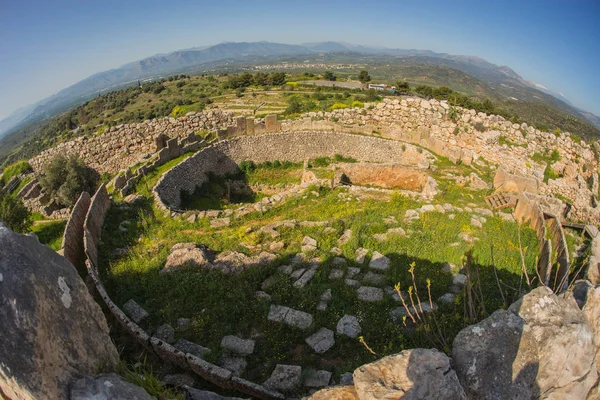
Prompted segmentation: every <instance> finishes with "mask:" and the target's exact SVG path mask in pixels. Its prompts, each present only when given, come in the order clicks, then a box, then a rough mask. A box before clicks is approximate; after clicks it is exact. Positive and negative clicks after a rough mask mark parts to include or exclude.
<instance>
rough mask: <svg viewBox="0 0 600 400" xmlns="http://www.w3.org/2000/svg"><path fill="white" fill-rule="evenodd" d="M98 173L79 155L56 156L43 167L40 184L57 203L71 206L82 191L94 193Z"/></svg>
mask: <svg viewBox="0 0 600 400" xmlns="http://www.w3.org/2000/svg"><path fill="white" fill-rule="evenodd" d="M98 179H99V176H98V173H97V172H96V171H95V170H93V169H91V168H89V167H88V166H87V165H86V164H85V163H84V162H83V160H82V159H81V158H79V157H77V156H70V157H67V156H63V155H59V156H56V157H54V158H53V159H52V160H50V162H48V164H46V165H45V166H44V168H43V171H42V175H41V176H40V185H42V187H43V188H44V189H45V190H46V191H47V192H48V193H49V194H50V196H52V197H53V198H54V199H55V200H56V202H57V203H59V204H61V205H63V206H66V207H70V206H72V205H73V204H75V202H76V201H77V198H78V197H79V195H80V194H81V193H82V192H84V191H85V192H88V193H93V192H94V190H95V189H96V184H97V182H98Z"/></svg>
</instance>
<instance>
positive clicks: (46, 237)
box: [31, 220, 67, 251]
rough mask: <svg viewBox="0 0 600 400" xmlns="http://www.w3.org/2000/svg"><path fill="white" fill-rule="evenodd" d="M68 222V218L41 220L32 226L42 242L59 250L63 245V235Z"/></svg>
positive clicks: (32, 229) (32, 230)
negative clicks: (49, 220)
mask: <svg viewBox="0 0 600 400" xmlns="http://www.w3.org/2000/svg"><path fill="white" fill-rule="evenodd" d="M66 224H67V221H66V220H59V221H51V222H46V221H44V222H39V223H37V224H35V225H34V226H32V227H31V232H33V233H35V235H36V236H37V237H38V239H39V240H40V243H42V244H45V245H46V246H48V247H50V248H51V249H52V250H55V251H58V250H60V246H61V245H62V237H63V232H64V230H65V225H66Z"/></svg>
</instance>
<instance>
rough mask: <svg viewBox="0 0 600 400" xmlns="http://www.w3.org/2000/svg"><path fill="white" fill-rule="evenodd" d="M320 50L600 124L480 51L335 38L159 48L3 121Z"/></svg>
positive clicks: (9, 124) (13, 122) (5, 127)
mask: <svg viewBox="0 0 600 400" xmlns="http://www.w3.org/2000/svg"><path fill="white" fill-rule="evenodd" d="M317 54H321V55H322V54H326V55H331V54H336V55H346V59H350V60H351V59H353V57H359V58H360V57H365V56H368V57H365V59H366V60H367V61H370V62H378V60H381V59H387V60H391V61H392V62H393V63H394V64H399V65H411V68H412V69H413V70H415V75H418V71H417V70H418V68H417V67H416V66H417V65H421V66H422V69H423V71H425V70H426V69H427V68H425V67H426V66H435V67H444V68H449V69H453V70H457V71H462V72H464V73H466V74H467V75H470V76H472V77H474V78H476V79H477V80H478V81H480V82H478V83H477V84H476V85H475V86H473V87H471V86H469V84H468V83H467V81H468V79H462V82H463V84H462V85H460V86H455V87H453V89H455V90H461V91H463V92H465V93H468V94H475V95H477V94H479V95H482V94H483V95H488V96H490V95H493V96H494V97H496V98H500V99H502V100H509V99H510V100H514V99H516V101H523V102H542V103H544V104H546V105H549V106H551V107H554V108H557V109H558V110H561V111H563V112H565V113H567V114H570V115H572V116H575V117H577V118H580V119H583V120H585V121H587V122H589V123H591V124H594V125H595V126H596V127H600V118H599V117H597V116H595V115H593V114H592V113H589V112H586V111H582V110H580V109H577V108H576V107H574V106H573V105H571V104H570V103H568V101H566V99H564V97H562V96H560V95H559V94H555V93H553V92H551V91H549V90H547V89H546V88H543V87H541V85H539V84H536V83H533V82H529V81H527V80H525V79H523V78H522V77H521V76H520V75H519V74H517V73H516V72H515V71H513V70H512V69H511V68H509V67H507V66H497V65H495V64H492V63H489V62H488V61H486V60H484V59H482V58H479V57H475V56H462V55H450V54H445V53H435V52H433V51H430V50H417V49H389V48H380V47H369V46H359V45H353V44H348V43H343V42H332V41H329V42H320V43H306V44H303V45H288V44H281V43H271V42H253V43H248V42H242V43H221V44H217V45H214V46H208V47H199V48H191V49H185V50H179V51H174V52H172V53H168V54H158V55H155V56H152V57H148V58H145V59H143V60H139V61H136V62H132V63H129V64H125V65H123V66H121V67H119V68H115V69H112V70H108V71H104V72H100V73H98V74H95V75H92V76H90V77H89V78H86V79H84V80H82V81H80V82H78V83H76V84H74V85H72V86H70V87H68V88H66V89H63V90H61V91H60V92H58V93H57V94H55V95H53V96H50V97H48V98H46V99H44V100H42V101H40V102H38V103H36V104H33V105H31V106H28V107H24V108H22V109H20V110H18V111H16V112H14V113H13V114H11V115H10V116H9V117H8V118H6V119H4V120H2V121H0V138H1V137H2V136H5V135H7V134H8V133H11V132H14V131H16V130H18V129H21V128H23V127H26V126H28V125H31V124H34V123H37V122H39V121H42V120H45V119H47V118H50V117H52V116H54V115H57V114H59V113H61V112H64V111H66V110H68V109H70V108H72V107H74V106H77V105H79V104H83V103H84V102H85V101H87V100H89V99H91V98H93V97H95V96H97V95H99V94H102V93H106V92H109V91H111V90H115V89H118V88H122V87H126V86H131V85H133V84H136V83H137V81H138V80H142V81H143V80H148V79H154V78H160V77H166V76H169V75H174V74H181V73H188V74H189V73H197V72H201V71H206V70H208V69H209V68H211V67H212V68H214V69H217V68H219V67H224V66H229V65H240V64H241V63H244V62H245V63H250V64H257V63H261V62H269V61H274V60H281V59H286V58H290V57H298V58H303V57H311V56H314V55H317ZM386 57H387V58H386ZM440 71H441V70H440ZM448 74H450V75H451V74H452V73H451V72H448ZM482 82H483V83H484V84H485V85H487V86H488V87H487V89H486V90H482V88H481V83H482ZM436 83H438V84H439V82H432V84H436ZM557 96H558V97H557Z"/></svg>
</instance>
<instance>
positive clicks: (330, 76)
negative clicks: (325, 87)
mask: <svg viewBox="0 0 600 400" xmlns="http://www.w3.org/2000/svg"><path fill="white" fill-rule="evenodd" d="M323 78H325V79H327V80H328V81H335V80H336V77H335V75H334V74H333V72H331V71H325V73H324V74H323Z"/></svg>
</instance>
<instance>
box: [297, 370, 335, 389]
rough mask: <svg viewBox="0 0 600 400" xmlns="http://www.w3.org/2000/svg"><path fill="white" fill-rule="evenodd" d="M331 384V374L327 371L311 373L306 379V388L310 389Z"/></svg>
mask: <svg viewBox="0 0 600 400" xmlns="http://www.w3.org/2000/svg"><path fill="white" fill-rule="evenodd" d="M329 382H331V372H329V371H325V370H320V371H311V372H309V373H308V374H306V377H305V378H304V386H306V387H309V388H322V387H325V386H329Z"/></svg>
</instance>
